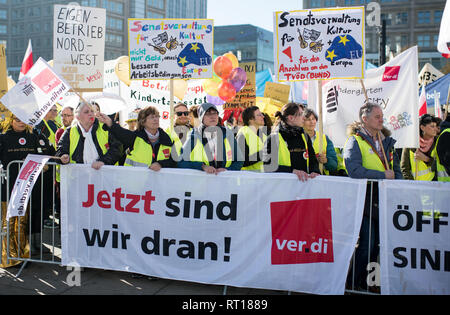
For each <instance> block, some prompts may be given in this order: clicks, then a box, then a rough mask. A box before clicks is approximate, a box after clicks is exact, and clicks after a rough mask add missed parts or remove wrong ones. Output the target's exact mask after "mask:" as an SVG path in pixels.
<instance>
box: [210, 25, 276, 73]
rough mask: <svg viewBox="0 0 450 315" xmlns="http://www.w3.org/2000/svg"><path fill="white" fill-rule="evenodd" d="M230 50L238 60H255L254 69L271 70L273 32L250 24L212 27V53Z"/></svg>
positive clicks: (221, 53) (220, 53)
mask: <svg viewBox="0 0 450 315" xmlns="http://www.w3.org/2000/svg"><path fill="white" fill-rule="evenodd" d="M229 51H231V52H232V53H233V54H234V55H235V56H236V57H237V58H238V60H239V61H240V62H256V71H257V72H259V71H262V70H265V69H267V68H269V69H270V70H271V71H272V72H273V33H272V32H269V31H267V30H265V29H263V28H259V27H256V26H253V25H250V24H243V25H227V26H216V27H214V54H215V55H216V56H220V55H223V54H225V53H227V52H229Z"/></svg>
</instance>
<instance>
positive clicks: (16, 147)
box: [0, 115, 55, 268]
mask: <svg viewBox="0 0 450 315" xmlns="http://www.w3.org/2000/svg"><path fill="white" fill-rule="evenodd" d="M54 152H55V151H54V148H53V146H51V145H49V143H48V140H47V138H45V137H43V136H38V135H36V134H35V133H33V130H32V127H31V126H29V125H26V124H25V123H24V122H22V121H21V120H20V119H19V118H17V117H16V116H14V115H12V116H11V117H9V118H7V119H6V120H5V121H4V122H3V124H2V134H0V161H1V164H2V165H3V169H5V170H6V169H7V167H8V164H9V163H10V162H11V161H15V160H25V158H26V157H27V155H28V154H47V155H53V154H54ZM20 167H21V165H20V164H18V163H14V164H11V166H10V167H9V174H8V175H9V176H8V179H9V191H7V189H6V188H7V184H6V183H4V184H3V185H1V187H2V200H1V201H2V208H1V209H2V211H1V212H2V233H6V231H7V226H8V223H7V221H6V210H7V195H10V194H11V191H12V189H13V187H14V183H15V181H16V178H17V175H18V173H19V170H20ZM36 184H37V185H39V184H40V180H39V179H38V180H37V182H36ZM35 191H36V192H37V193H36V196H34V192H35ZM38 192H40V189H39V188H37V187H36V186H35V189H34V190H33V197H32V200H33V201H34V202H33V205H36V206H33V207H32V209H33V213H32V214H31V216H32V222H31V233H32V236H33V239H36V241H35V242H32V244H31V245H32V246H34V247H35V249H38V248H39V247H40V246H39V245H40V244H38V243H37V239H40V237H39V233H40V231H41V223H42V218H41V217H40V213H41V211H40V208H39V207H38V206H37V205H38V204H40V199H39V196H38ZM29 215H30V213H29V211H27V212H26V215H25V216H23V217H13V218H11V219H10V220H9V251H10V256H11V257H17V258H19V257H21V258H24V257H25V258H26V257H29V254H30V246H29V245H30V244H29V240H28V231H29V228H28V225H29V222H28V218H29ZM4 235H5V237H4V238H3V244H2V245H3V246H2V259H1V264H0V267H1V268H7V267H11V266H14V265H18V264H20V261H18V260H9V263H7V259H6V257H7V252H6V251H7V237H6V234H4Z"/></svg>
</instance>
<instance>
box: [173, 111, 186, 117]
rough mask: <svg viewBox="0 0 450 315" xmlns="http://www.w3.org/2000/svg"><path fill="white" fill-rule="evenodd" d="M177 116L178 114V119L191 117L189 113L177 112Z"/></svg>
mask: <svg viewBox="0 0 450 315" xmlns="http://www.w3.org/2000/svg"><path fill="white" fill-rule="evenodd" d="M175 114H177V116H178V117H181V116H183V115H184V116H189V112H176V113H175Z"/></svg>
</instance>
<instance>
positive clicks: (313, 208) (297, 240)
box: [270, 199, 334, 265]
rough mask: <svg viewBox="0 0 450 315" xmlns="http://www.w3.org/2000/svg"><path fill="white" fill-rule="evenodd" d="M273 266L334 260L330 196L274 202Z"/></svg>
mask: <svg viewBox="0 0 450 315" xmlns="http://www.w3.org/2000/svg"><path fill="white" fill-rule="evenodd" d="M270 216H271V222H272V249H271V260H272V265H282V264H308V263H320V262H325V263H329V262H334V256H333V231H332V222H331V199H306V200H293V201H281V202H272V203H271V204H270Z"/></svg>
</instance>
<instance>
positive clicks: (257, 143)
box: [237, 126, 267, 172]
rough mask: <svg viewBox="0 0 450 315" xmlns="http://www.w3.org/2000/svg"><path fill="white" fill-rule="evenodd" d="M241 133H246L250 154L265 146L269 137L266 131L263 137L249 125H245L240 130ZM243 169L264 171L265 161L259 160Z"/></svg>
mask: <svg viewBox="0 0 450 315" xmlns="http://www.w3.org/2000/svg"><path fill="white" fill-rule="evenodd" d="M240 134H242V135H244V137H245V142H246V143H247V145H248V149H249V152H248V154H249V156H250V155H254V154H256V153H258V152H260V151H261V150H262V149H263V148H264V142H265V141H266V139H267V136H266V135H265V134H264V133H263V138H262V139H261V138H260V137H258V135H257V134H256V133H255V132H254V131H253V130H252V128H250V127H249V126H244V127H242V128H241V129H240V130H239V132H238V134H237V135H238V136H239V135H240ZM241 170H243V171H257V172H264V163H263V161H259V162H256V163H255V164H252V165H250V166H246V167H243V168H241Z"/></svg>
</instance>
